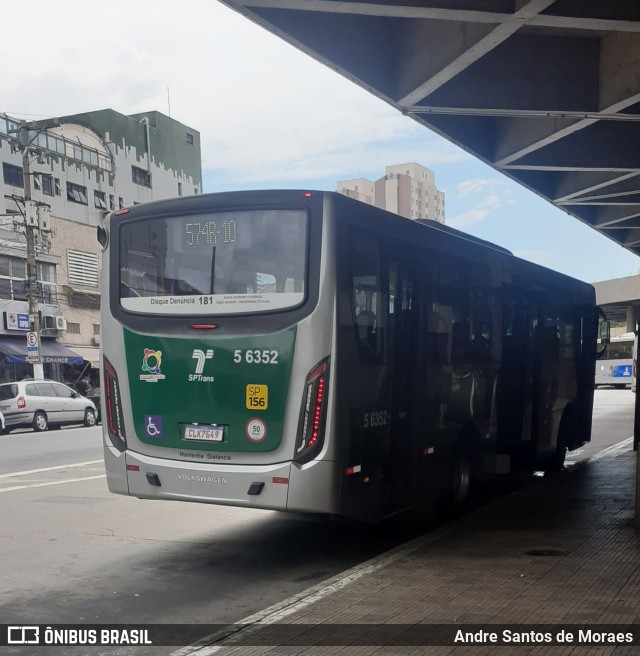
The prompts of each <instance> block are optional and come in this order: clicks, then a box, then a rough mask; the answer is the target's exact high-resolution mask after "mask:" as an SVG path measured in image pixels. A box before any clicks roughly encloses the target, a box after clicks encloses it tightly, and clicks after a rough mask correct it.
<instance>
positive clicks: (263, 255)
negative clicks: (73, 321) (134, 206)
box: [119, 209, 307, 315]
mask: <svg viewBox="0 0 640 656" xmlns="http://www.w3.org/2000/svg"><path fill="white" fill-rule="evenodd" d="M119 240H120V303H121V305H122V307H123V308H124V309H125V310H128V311H131V312H140V313H145V314H149V313H151V314H208V315H210V314H244V313H252V312H260V311H268V310H279V309H285V308H291V307H295V306H297V305H300V304H301V303H302V302H303V301H304V298H305V282H306V281H305V276H306V268H307V267H306V259H307V215H306V212H304V211H302V210H273V209H269V210H254V209H252V210H246V211H229V212H215V213H213V212H209V213H202V214H193V215H186V216H185V215H182V216H175V217H155V218H148V219H143V220H138V221H135V220H134V221H130V222H123V223H122V225H121V227H120V236H119Z"/></svg>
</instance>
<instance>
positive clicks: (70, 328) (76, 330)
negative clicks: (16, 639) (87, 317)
mask: <svg viewBox="0 0 640 656" xmlns="http://www.w3.org/2000/svg"><path fill="white" fill-rule="evenodd" d="M67 332H68V333H73V334H74V335H79V334H80V324H79V323H72V322H71V321H67Z"/></svg>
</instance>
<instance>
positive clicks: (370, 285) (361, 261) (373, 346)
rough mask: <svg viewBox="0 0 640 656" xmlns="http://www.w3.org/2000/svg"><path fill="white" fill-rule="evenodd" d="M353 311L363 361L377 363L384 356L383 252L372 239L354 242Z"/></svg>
mask: <svg viewBox="0 0 640 656" xmlns="http://www.w3.org/2000/svg"><path fill="white" fill-rule="evenodd" d="M350 250H351V253H350V258H349V259H350V261H351V308H352V317H353V325H354V332H355V337H356V342H357V347H358V353H359V354H360V359H361V360H363V361H372V360H377V359H378V357H379V356H380V355H381V352H382V348H381V334H380V330H379V312H380V310H381V307H380V306H381V303H380V250H379V248H378V245H377V244H376V243H375V242H374V241H373V240H372V239H370V238H366V237H365V238H362V237H360V238H358V239H357V240H356V239H352V241H351V244H350Z"/></svg>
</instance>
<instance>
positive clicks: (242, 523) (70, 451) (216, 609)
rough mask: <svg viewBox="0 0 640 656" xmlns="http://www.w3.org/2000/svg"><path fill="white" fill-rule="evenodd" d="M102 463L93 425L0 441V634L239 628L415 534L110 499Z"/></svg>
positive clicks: (611, 425) (606, 395)
mask: <svg viewBox="0 0 640 656" xmlns="http://www.w3.org/2000/svg"><path fill="white" fill-rule="evenodd" d="M634 399H635V396H634V395H633V394H632V393H631V392H630V391H629V390H615V389H601V390H598V391H597V392H596V408H595V412H594V431H593V440H592V442H591V444H589V445H588V446H586V447H585V448H583V449H581V450H580V451H579V452H574V453H573V454H571V457H570V462H569V466H572V465H573V463H575V462H579V461H580V460H584V459H587V458H589V457H592V456H594V455H596V454H597V453H598V452H601V451H602V450H604V449H606V448H608V447H610V446H612V445H614V444H617V443H619V442H621V441H623V440H625V439H627V438H629V437H630V436H631V434H632V426H633V410H634ZM101 456H102V447H101V435H100V428H99V427H96V428H72V429H64V430H59V431H51V432H47V433H44V434H38V433H32V432H20V433H12V434H11V435H8V436H2V437H0V526H1V527H2V530H1V535H0V582H1V583H0V623H12V624H13V623H21V624H24V623H42V624H44V623H50V624H57V623H70V624H73V623H76V622H83V623H99V624H103V623H123V622H124V623H211V624H221V623H229V622H235V621H238V620H241V619H242V618H244V617H246V616H248V615H250V614H252V613H255V612H258V611H260V610H262V609H264V608H266V607H268V606H270V605H272V604H274V603H276V602H278V601H281V600H283V599H285V598H287V597H289V596H291V595H292V594H294V593H298V592H300V591H302V590H304V589H306V588H307V587H309V586H311V585H314V584H316V583H319V582H320V581H323V580H325V579H327V578H329V577H331V576H333V575H335V574H338V573H339V572H341V571H344V570H345V569H347V568H349V567H351V566H354V565H356V564H358V563H361V562H363V561H365V560H367V559H369V558H371V557H373V556H374V555H377V554H379V553H382V552H384V551H386V550H388V549H389V548H391V547H393V546H395V545H398V544H401V543H403V542H405V541H407V540H408V539H411V538H412V537H415V536H416V535H418V534H419V533H421V532H423V531H424V530H425V527H424V526H420V525H419V524H415V523H411V522H402V521H399V520H398V521H394V522H389V523H386V524H384V525H382V526H380V527H374V528H366V527H354V526H345V525H340V524H336V523H331V522H329V521H326V520H323V519H308V518H299V517H293V516H290V515H286V514H282V513H275V512H267V511H258V510H248V509H234V508H226V507H216V506H207V505H199V504H189V503H178V502H161V503H159V502H153V501H141V500H138V499H132V498H128V497H121V496H115V495H110V494H109V493H108V492H107V489H106V482H105V478H104V469H103V465H102V460H101ZM426 530H428V528H427V529H426ZM169 651H170V650H169ZM42 653H44V652H42V651H38V654H42ZM73 653H78V652H73ZM121 653H124V652H121Z"/></svg>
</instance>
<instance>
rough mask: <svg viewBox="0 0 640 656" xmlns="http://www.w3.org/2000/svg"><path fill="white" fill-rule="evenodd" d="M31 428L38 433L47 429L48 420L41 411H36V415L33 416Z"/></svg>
mask: <svg viewBox="0 0 640 656" xmlns="http://www.w3.org/2000/svg"><path fill="white" fill-rule="evenodd" d="M32 426H33V430H34V431H37V432H39V433H41V432H42V431H46V430H47V428H49V420H48V419H47V415H46V414H45V413H44V412H42V410H38V411H36V413H35V414H34V415H33V422H32Z"/></svg>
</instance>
